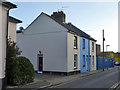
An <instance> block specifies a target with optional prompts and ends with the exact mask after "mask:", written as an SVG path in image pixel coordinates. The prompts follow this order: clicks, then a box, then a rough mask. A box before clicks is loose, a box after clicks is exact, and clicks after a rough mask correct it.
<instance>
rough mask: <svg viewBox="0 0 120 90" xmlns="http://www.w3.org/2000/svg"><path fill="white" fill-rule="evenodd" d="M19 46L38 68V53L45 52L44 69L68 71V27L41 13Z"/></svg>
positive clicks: (35, 67) (20, 35)
mask: <svg viewBox="0 0 120 90" xmlns="http://www.w3.org/2000/svg"><path fill="white" fill-rule="evenodd" d="M17 46H18V47H19V48H20V50H21V51H22V55H23V56H26V57H27V58H29V59H30V61H31V62H32V64H33V65H34V69H35V70H38V66H37V54H38V53H39V51H41V53H42V54H43V71H57V72H67V29H66V28H64V27H63V26H61V25H59V24H58V23H56V22H55V21H54V20H52V19H51V18H49V17H48V16H46V15H45V14H41V15H40V16H39V17H38V18H37V19H36V20H35V21H34V22H33V23H32V24H31V25H30V26H29V27H28V28H27V29H26V30H25V31H24V33H23V34H18V35H17Z"/></svg>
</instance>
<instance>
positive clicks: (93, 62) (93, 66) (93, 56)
mask: <svg viewBox="0 0 120 90" xmlns="http://www.w3.org/2000/svg"><path fill="white" fill-rule="evenodd" d="M92 64H93V67H94V56H93V60H92Z"/></svg>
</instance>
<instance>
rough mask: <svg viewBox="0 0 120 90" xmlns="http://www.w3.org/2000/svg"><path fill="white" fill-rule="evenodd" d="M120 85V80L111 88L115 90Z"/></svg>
mask: <svg viewBox="0 0 120 90" xmlns="http://www.w3.org/2000/svg"><path fill="white" fill-rule="evenodd" d="M118 85H120V81H119V82H118V83H116V84H114V85H113V86H112V87H110V88H109V90H114V89H115V88H116V87H117V86H118Z"/></svg>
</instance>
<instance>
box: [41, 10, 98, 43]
mask: <svg viewBox="0 0 120 90" xmlns="http://www.w3.org/2000/svg"><path fill="white" fill-rule="evenodd" d="M42 13H43V12H42ZM43 14H45V15H46V16H48V17H50V18H52V19H53V20H55V21H56V22H57V23H59V24H60V25H62V26H64V27H65V28H67V29H68V30H69V31H71V32H74V33H76V34H78V35H79V36H82V37H85V38H87V39H89V40H93V41H96V40H95V39H93V38H92V37H91V36H90V35H88V34H87V33H85V32H84V31H82V30H80V29H79V28H77V27H76V26H74V25H73V24H71V23H61V22H59V21H58V20H56V19H55V18H54V17H52V16H49V15H47V14H46V13H43Z"/></svg>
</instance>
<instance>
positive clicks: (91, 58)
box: [89, 40, 96, 71]
mask: <svg viewBox="0 0 120 90" xmlns="http://www.w3.org/2000/svg"><path fill="white" fill-rule="evenodd" d="M89 47H90V48H89V54H90V55H89V62H90V71H93V70H96V41H93V40H89Z"/></svg>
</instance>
